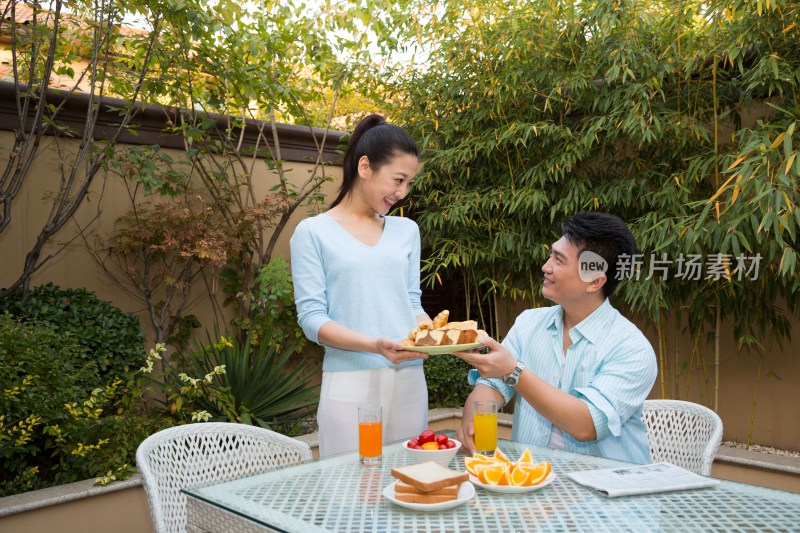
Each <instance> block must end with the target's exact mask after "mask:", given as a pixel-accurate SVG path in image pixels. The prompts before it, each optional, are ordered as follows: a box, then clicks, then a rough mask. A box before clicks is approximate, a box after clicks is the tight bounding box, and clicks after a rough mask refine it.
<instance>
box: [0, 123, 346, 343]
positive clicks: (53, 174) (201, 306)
mask: <svg viewBox="0 0 800 533" xmlns="http://www.w3.org/2000/svg"><path fill="white" fill-rule="evenodd" d="M12 142H13V136H12V134H11V133H10V132H5V131H0V149H7V148H8V147H10V146H11V144H12ZM44 142H45V143H50V142H52V140H51V139H49V138H47V137H45V140H44ZM165 151H166V152H168V153H170V155H172V156H173V157H174V158H180V157H181V153H180V152H179V151H177V150H170V149H165ZM48 156H49V157H48ZM285 166H286V168H287V170H288V172H287V173H288V175H289V176H290V179H291V180H292V181H293V182H294V183H295V184H301V183H302V182H304V181H305V180H306V179H308V176H309V171H310V170H311V169H312V168H313V165H311V164H309V163H300V162H287V163H286V164H285ZM324 171H325V173H326V174H327V175H329V176H332V177H333V181H332V182H331V183H326V184H325V185H324V186H323V190H324V191H325V192H327V193H328V194H332V193H333V192H334V191H335V189H336V187H338V184H339V181H340V178H341V167H338V166H327V167H325V169H324ZM57 172H58V171H57V168H56V165H55V161H54V152H53V151H52V150H50V151H49V152H47V155H46V156H45V157H40V158H38V159H36V161H35V162H34V164H33V167H32V168H31V171H30V174H29V175H30V179H28V180H27V182H26V183H25V185H24V186H23V188H22V189H21V191H20V195H19V197H18V198H17V200H16V201H15V203H14V206H13V209H12V215H11V216H12V222H11V225H10V226H9V227H8V229H7V230H6V231H4V232H3V233H1V234H0V249H2V250H3V251H4V260H3V267H2V269H0V287H7V286H9V285H10V284H11V283H13V282H14V281H15V280H16V279H17V277H18V275H19V272H21V271H22V266H23V263H24V261H25V255H26V254H27V253H28V251H29V250H30V247H31V245H32V244H33V242H34V241H35V239H36V237H37V235H38V231H39V229H40V228H41V227H42V223H43V222H44V221H45V220H46V217H47V213H48V210H49V208H50V204H49V202H48V200H47V199H46V197H47V195H48V193H50V192H52V191H54V190H55V189H56V188H57V186H58V183H57V179H58V173H57ZM253 182H254V184H255V186H256V195H257V197H260V196H263V195H264V194H266V193H267V192H268V190H269V189H270V188H271V187H272V186H273V185H275V184H276V183H277V178H276V176H275V174H273V173H271V172H270V171H269V169H268V168H267V167H266V165H265V164H264V162H263V160H259V161H258V162H257V163H256V171H255V173H254V180H253ZM146 201H151V200H150V199H148V200H146ZM155 201H158V200H157V199H155ZM130 208H131V203H130V200H129V196H128V192H127V189H126V187H125V184H124V182H123V180H122V179H121V178H119V177H117V176H115V175H109V176H108V178H107V179H105V180H103V179H102V177H99V178H97V179H96V181H95V183H94V184H93V187H92V190H91V193H90V195H89V197H88V198H87V200H86V201H85V202H84V204H83V206H82V207H81V209H80V210H79V212H78V213H77V216H76V219H77V221H78V223H79V224H81V225H86V224H88V223H89V222H90V221H91V220H92V218H93V217H94V216H95V215H96V214H97V213H98V210H99V212H100V214H101V216H100V217H99V218H98V220H96V221H95V222H94V223H93V224H92V226H91V229H92V231H97V232H99V233H100V234H107V233H108V232H109V231H110V230H112V229H113V227H114V222H115V221H116V220H117V219H118V218H119V217H120V216H122V215H124V214H125V213H127V212H128V211H129V209H130ZM307 215H308V212H307V211H306V210H305V209H299V210H298V211H297V212H296V213H295V214H294V216H293V218H292V220H291V223H290V224H289V225H288V226H287V227H286V229H285V230H284V231H283V233H282V234H281V237H280V239H279V240H278V243H277V248H276V254H277V255H282V256H283V257H284V258H286V259H287V260H288V258H289V238H290V237H291V233H292V231H293V229H294V227H295V225H296V224H297V222H298V221H299V220H301V219H302V218H304V217H306V216H307ZM77 227H78V226H77V224H76V225H71V226H69V225H68V226H67V227H65V228H64V229H63V230H62V231H61V233H59V234H58V235H57V237H56V240H57V242H59V243H64V242H66V241H68V240H69V239H71V238H73V237H75V236H76V235H77V234H78V232H77ZM56 248H57V245H55V244H53V245H50V246H49V247H48V248H46V253H50V252H53V251H54V250H55V249H56ZM43 255H45V254H43ZM47 282H53V283H55V284H57V285H59V286H61V287H62V288H77V287H86V288H88V289H90V290H92V291H94V292H95V293H96V294H97V296H98V297H99V298H101V299H104V300H110V301H112V302H114V304H115V305H117V306H118V307H120V308H121V309H122V310H123V311H127V312H134V313H136V314H138V315H139V317H140V320H141V324H142V327H143V328H144V329H145V331H146V332H148V334H149V338H151V339H152V338H153V335H152V328H151V326H150V323H149V319H148V316H147V314H146V313H145V312H144V310H143V306H142V304H141V303H140V302H137V301H136V300H135V299H133V298H131V297H129V296H127V295H126V294H124V293H123V292H122V291H121V290H120V289H119V288H118V287H117V286H115V285H114V284H113V283H112V282H111V280H110V279H109V278H108V277H107V276H106V275H105V274H104V273H103V272H102V270H101V269H100V268H99V266H98V265H97V264H96V263H95V262H94V260H93V259H92V257H91V256H90V255H89V253H88V252H87V251H86V248H85V246H84V245H83V242H82V241H81V239H77V240H75V241H74V242H73V243H72V244H70V245H69V246H68V247H67V248H66V249H65V250H64V251H63V252H61V254H60V255H59V256H58V257H57V258H56V259H54V260H52V261H50V262H48V263H47V264H46V265H45V266H44V267H43V268H42V269H41V270H40V271H39V272H37V273H36V274H35V275H34V278H33V285H34V286H35V285H40V284H43V283H47ZM195 294H196V295H198V296H200V297H201V298H200V300H199V301H198V302H197V303H195V305H193V306H192V307H191V308H190V309H188V310H187V313H193V314H195V315H197V316H198V318H200V320H201V322H202V324H203V325H204V326H205V327H208V328H209V329H213V326H214V322H213V320H214V316H213V313H212V311H211V306H210V305H208V299H207V298H205V294H206V293H205V292H204V291H203V289H202V287H200V286H198V288H197V290H196V291H195ZM220 301H221V300H220Z"/></svg>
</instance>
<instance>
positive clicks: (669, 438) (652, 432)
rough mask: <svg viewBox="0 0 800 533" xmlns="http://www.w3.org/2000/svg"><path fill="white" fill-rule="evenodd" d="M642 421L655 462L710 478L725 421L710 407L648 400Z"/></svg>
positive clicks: (671, 401) (690, 403) (681, 402)
mask: <svg viewBox="0 0 800 533" xmlns="http://www.w3.org/2000/svg"><path fill="white" fill-rule="evenodd" d="M642 419H643V420H644V423H645V425H646V426H647V440H648V441H649V442H650V455H651V457H652V459H653V462H658V461H667V462H669V463H672V464H674V465H677V466H680V467H682V468H685V469H686V470H691V471H692V472H695V473H697V474H701V475H704V476H707V475H709V474H710V473H711V463H713V462H714V455H715V454H716V453H717V448H719V443H720V442H721V441H722V420H721V419H720V417H719V416H718V415H717V413H715V412H714V411H712V410H711V409H709V408H708V407H705V406H702V405H700V404H696V403H692V402H684V401H681V400H645V402H644V409H643V411H642Z"/></svg>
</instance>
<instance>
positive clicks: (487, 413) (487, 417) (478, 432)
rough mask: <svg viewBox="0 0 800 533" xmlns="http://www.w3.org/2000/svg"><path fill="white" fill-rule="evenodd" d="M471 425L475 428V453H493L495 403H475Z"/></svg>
mask: <svg viewBox="0 0 800 533" xmlns="http://www.w3.org/2000/svg"><path fill="white" fill-rule="evenodd" d="M473 425H474V427H475V451H477V452H478V453H493V452H494V449H495V448H496V447H497V402H495V401H477V402H475V411H474V418H473Z"/></svg>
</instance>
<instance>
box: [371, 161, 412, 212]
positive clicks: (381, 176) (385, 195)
mask: <svg viewBox="0 0 800 533" xmlns="http://www.w3.org/2000/svg"><path fill="white" fill-rule="evenodd" d="M418 170H419V159H417V156H415V155H412V154H407V153H405V152H398V153H397V154H396V155H395V156H394V157H392V158H391V159H390V160H389V162H388V163H386V164H385V165H383V166H381V167H378V168H377V169H376V170H373V169H372V168H371V167H370V166H369V159H367V157H366V156H363V157H362V158H361V159H360V160H359V162H358V175H359V178H360V179H361V192H362V196H363V200H364V202H365V203H366V204H367V205H368V206H369V207H370V208H372V210H374V211H375V212H376V213H377V214H379V215H385V214H387V213H388V212H389V210H390V209H391V208H392V206H393V205H394V204H396V203H397V202H399V201H400V200H402V199H403V198H405V197H406V196H407V195H408V191H409V189H410V188H411V184H412V183H414V177H415V176H416V175H417V171H418Z"/></svg>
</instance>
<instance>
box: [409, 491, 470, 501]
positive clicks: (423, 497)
mask: <svg viewBox="0 0 800 533" xmlns="http://www.w3.org/2000/svg"><path fill="white" fill-rule="evenodd" d="M394 497H395V499H397V500H400V501H401V502H411V503H442V502H451V501H453V500H455V499H458V495H457V494H412V493H410V492H396V493H395V495H394Z"/></svg>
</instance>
